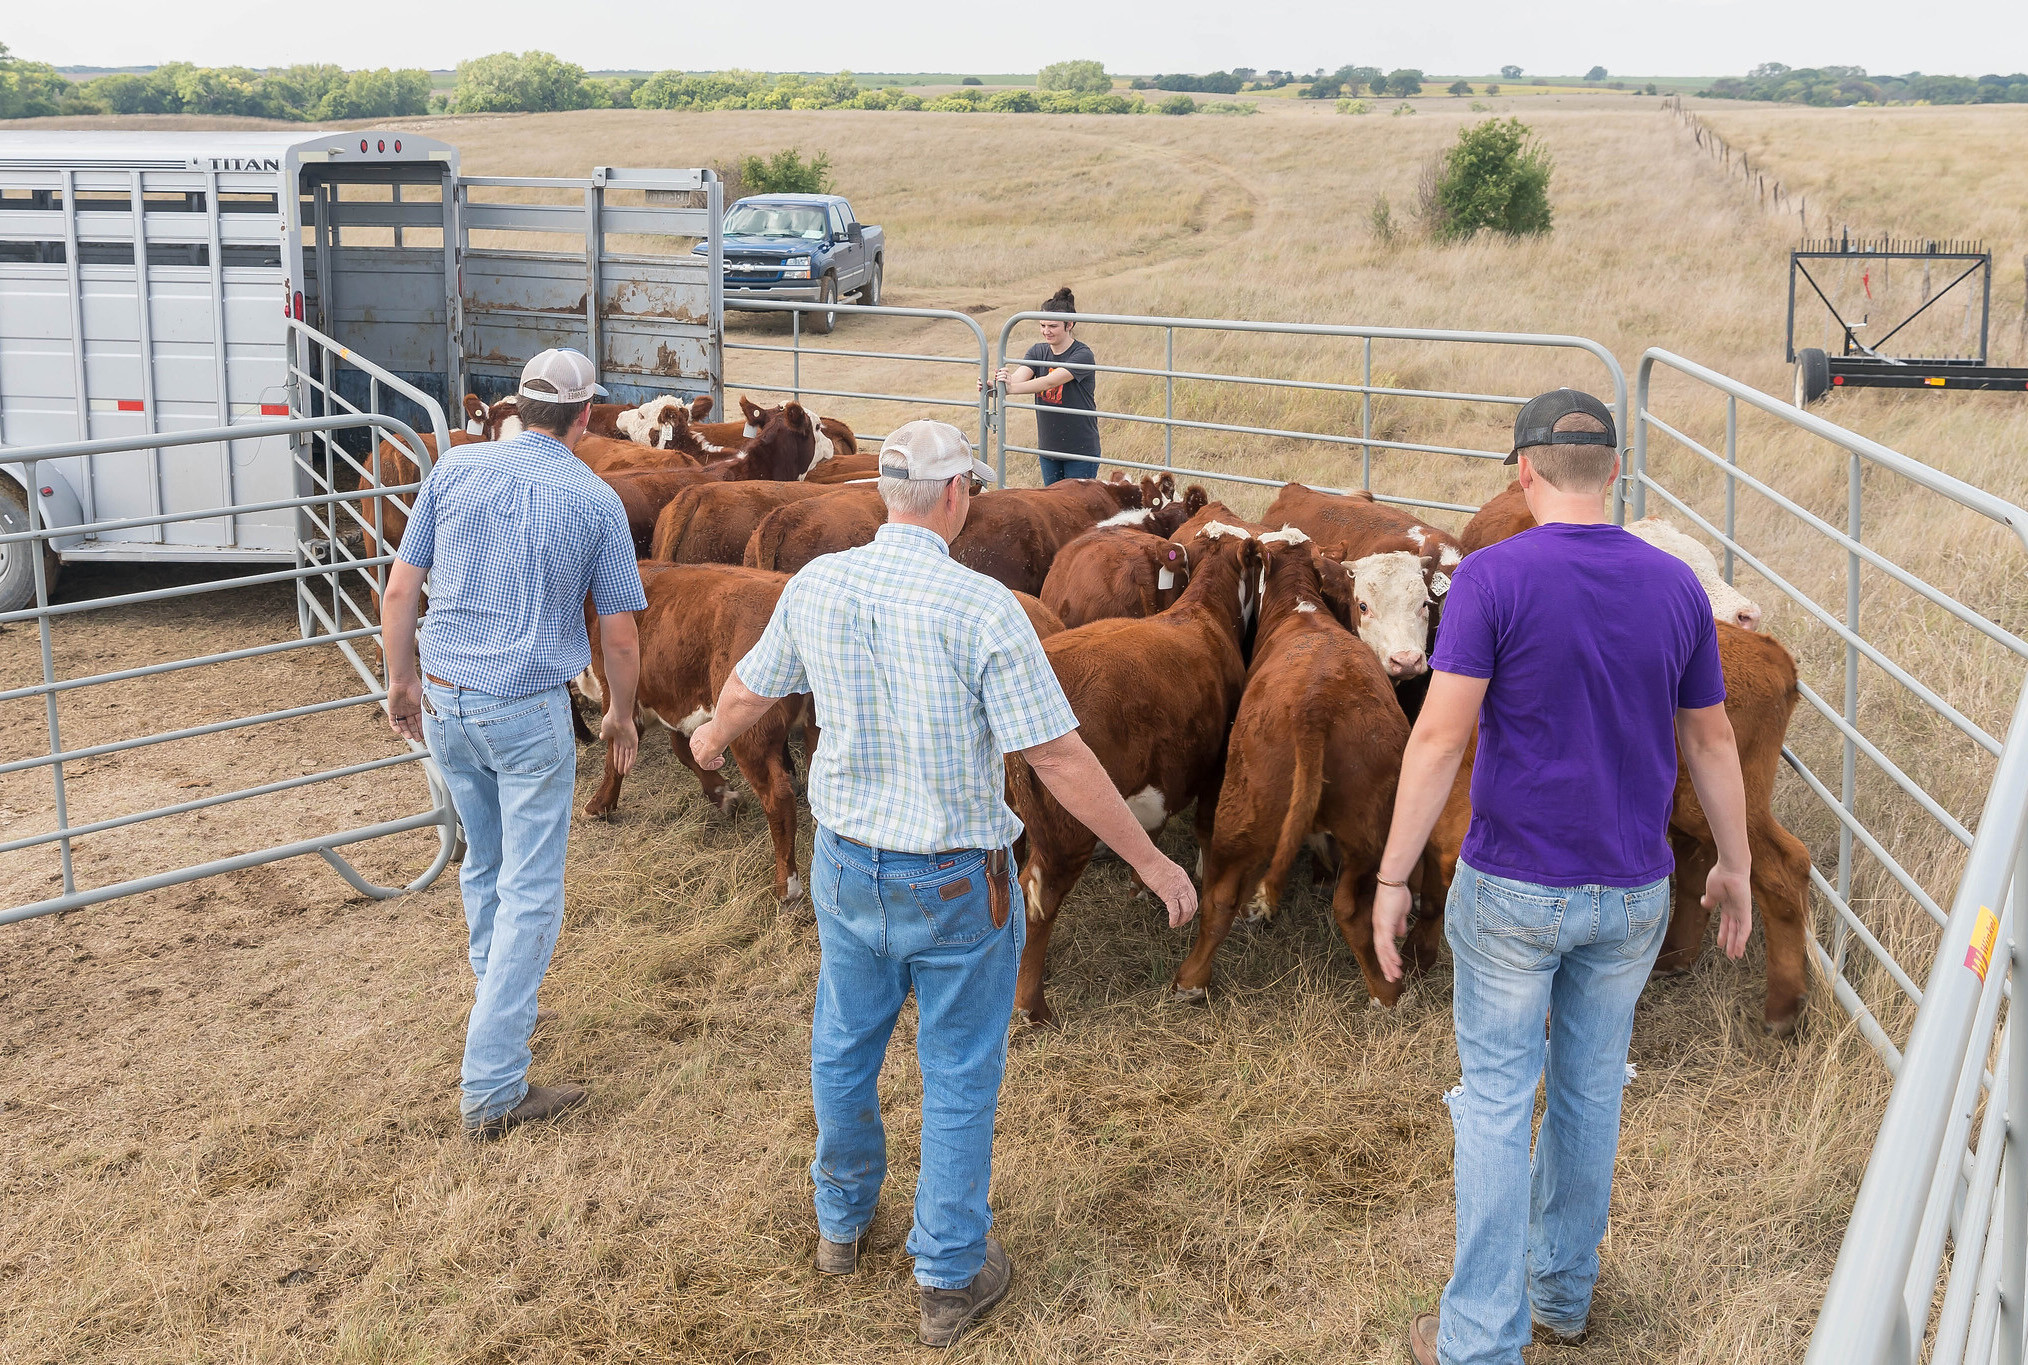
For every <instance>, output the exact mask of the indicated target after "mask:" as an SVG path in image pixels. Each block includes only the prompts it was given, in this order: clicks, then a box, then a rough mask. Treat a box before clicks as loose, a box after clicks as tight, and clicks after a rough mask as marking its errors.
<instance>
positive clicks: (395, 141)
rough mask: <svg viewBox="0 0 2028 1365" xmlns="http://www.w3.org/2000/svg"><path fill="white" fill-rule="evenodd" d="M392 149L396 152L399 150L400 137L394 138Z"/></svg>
mask: <svg viewBox="0 0 2028 1365" xmlns="http://www.w3.org/2000/svg"><path fill="white" fill-rule="evenodd" d="M394 150H396V151H397V152H398V151H400V150H401V139H400V138H396V139H395V140H394Z"/></svg>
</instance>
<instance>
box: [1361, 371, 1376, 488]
mask: <svg viewBox="0 0 2028 1365" xmlns="http://www.w3.org/2000/svg"><path fill="white" fill-rule="evenodd" d="M1365 349H1366V366H1365V370H1364V372H1363V375H1362V377H1361V378H1360V380H1359V382H1360V383H1362V384H1364V385H1365V386H1366V392H1364V393H1362V394H1360V395H1359V439H1360V440H1362V441H1368V440H1371V439H1373V338H1372V337H1367V338H1366V348H1365ZM1359 486H1360V487H1361V488H1363V489H1365V490H1366V491H1367V492H1369V493H1370V492H1372V491H1373V447H1372V446H1360V447H1359Z"/></svg>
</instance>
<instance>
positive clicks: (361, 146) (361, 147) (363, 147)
mask: <svg viewBox="0 0 2028 1365" xmlns="http://www.w3.org/2000/svg"><path fill="white" fill-rule="evenodd" d="M359 150H360V151H362V152H363V151H365V150H366V139H365V138H363V137H362V138H360V139H359Z"/></svg>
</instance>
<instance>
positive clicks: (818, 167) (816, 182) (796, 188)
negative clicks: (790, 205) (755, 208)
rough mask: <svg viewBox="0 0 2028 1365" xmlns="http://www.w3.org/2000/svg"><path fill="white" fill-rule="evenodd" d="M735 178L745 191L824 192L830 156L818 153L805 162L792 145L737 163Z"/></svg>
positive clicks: (828, 174)
mask: <svg viewBox="0 0 2028 1365" xmlns="http://www.w3.org/2000/svg"><path fill="white" fill-rule="evenodd" d="M739 179H740V183H741V185H743V186H744V187H745V193H747V194H828V193H829V192H830V189H831V157H830V154H829V153H827V152H819V153H817V155H816V156H814V157H812V158H810V159H809V160H808V161H805V160H803V154H802V152H801V151H800V150H798V149H797V148H795V147H784V148H782V149H781V150H780V151H778V152H776V153H775V154H774V155H773V156H769V157H759V156H749V157H745V158H743V159H742V160H741V161H740V163H739Z"/></svg>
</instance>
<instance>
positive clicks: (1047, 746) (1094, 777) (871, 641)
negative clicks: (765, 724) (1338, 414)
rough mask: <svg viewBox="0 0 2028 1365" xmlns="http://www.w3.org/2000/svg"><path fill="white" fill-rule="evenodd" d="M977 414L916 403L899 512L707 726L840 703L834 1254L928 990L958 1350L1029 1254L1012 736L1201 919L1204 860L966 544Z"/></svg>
mask: <svg viewBox="0 0 2028 1365" xmlns="http://www.w3.org/2000/svg"><path fill="white" fill-rule="evenodd" d="M992 473H993V471H992V470H991V469H990V468H988V467H987V466H986V465H984V464H981V463H979V462H978V461H977V460H975V459H973V458H972V452H971V448H970V447H969V446H968V445H967V444H966V443H965V438H964V437H963V436H962V435H961V434H960V433H959V432H958V429H957V428H956V427H953V426H949V425H947V424H945V423H943V422H929V421H920V422H909V423H906V424H905V425H903V426H901V427H900V428H898V429H897V430H896V431H895V432H894V434H893V435H891V436H889V437H888V438H887V441H886V443H885V444H883V445H882V447H881V450H880V495H881V497H882V499H883V500H884V501H885V502H886V503H887V524H886V525H885V526H883V527H881V528H880V531H879V533H878V534H877V535H876V536H875V537H874V540H873V543H872V544H870V545H862V546H860V547H858V548H857V549H852V550H846V551H843V552H841V553H839V554H833V555H825V556H823V557H821V558H819V559H815V560H813V561H811V562H810V564H809V565H808V566H807V567H805V568H804V569H803V571H802V572H801V573H799V574H797V575H796V576H795V578H793V579H792V580H790V582H789V585H788V587H787V588H786V589H784V590H783V592H782V597H781V601H780V603H779V604H778V605H777V606H776V608H775V614H774V617H773V619H771V620H770V621H769V622H768V627H767V630H766V631H765V632H764V633H763V634H762V635H761V638H760V641H759V642H758V643H757V644H755V646H754V647H753V649H752V651H751V652H750V653H748V654H747V656H746V657H745V658H744V659H741V660H740V661H739V663H738V665H736V666H735V668H734V670H733V673H732V676H730V677H729V678H727V679H726V683H725V688H724V690H723V691H722V692H721V693H720V694H719V698H718V705H717V707H716V710H715V715H714V718H713V719H711V720H709V721H707V722H706V723H705V724H704V725H702V726H700V727H699V728H698V729H697V731H696V732H695V733H694V734H693V735H692V736H691V741H690V743H691V751H692V753H693V754H694V755H695V757H696V758H697V761H698V762H699V763H700V764H701V765H702V766H704V767H705V768H717V767H718V766H719V765H720V764H722V763H723V762H724V761H725V760H724V757H723V753H724V749H725V746H726V745H727V744H729V743H731V742H732V740H733V739H734V738H735V737H736V736H737V735H739V734H740V733H741V732H742V731H744V730H745V729H746V728H747V727H748V726H750V725H752V724H753V723H754V722H755V721H756V720H758V719H759V718H760V717H761V715H762V714H763V713H764V712H765V711H766V710H767V708H768V707H769V706H771V705H773V703H774V700H775V698H777V697H783V696H787V695H789V694H791V693H797V692H808V693H811V694H812V695H813V696H814V697H815V699H816V705H817V720H818V721H819V723H820V724H821V726H822V732H823V740H822V742H821V743H820V744H819V745H818V746H817V752H816V755H815V756H814V757H813V758H812V759H811V761H810V784H809V793H810V810H811V813H812V814H813V815H814V816H815V817H816V821H817V826H818V828H817V847H816V852H815V854H814V856H813V857H812V858H811V860H810V895H811V899H812V900H813V901H814V902H815V904H816V908H817V933H818V938H819V941H820V942H821V943H822V945H823V965H822V968H821V970H820V973H819V975H818V980H817V1003H816V1012H815V1016H814V1018H813V1020H812V1025H811V1032H810V1083H811V1089H812V1091H813V1093H814V1096H815V1101H816V1111H817V1154H816V1159H815V1160H814V1161H813V1162H812V1163H811V1165H810V1174H811V1177H812V1178H813V1179H814V1181H815V1182H816V1204H817V1225H818V1230H819V1238H818V1242H817V1269H818V1270H820V1271H822V1272H824V1273H826V1274H830V1275H849V1274H851V1273H852V1272H853V1271H854V1270H856V1269H857V1268H858V1260H859V1254H860V1252H861V1250H862V1249H863V1248H864V1246H865V1244H866V1240H867V1237H868V1234H869V1231H870V1230H871V1228H872V1225H873V1214H874V1206H875V1204H876V1203H877V1201H878V1200H879V1197H880V1186H881V1182H882V1181H883V1179H884V1178H885V1177H886V1174H887V1138H886V1132H885V1130H884V1129H883V1128H882V1126H881V1122H880V1093H879V1079H880V1067H881V1063H882V1061H883V1060H884V1059H885V1057H886V1053H887V1039H888V1035H889V1034H890V1033H892V1032H893V1029H894V1023H895V1019H896V1017H897V1016H898V1015H899V1014H900V1012H901V1007H902V1003H903V1002H904V1001H905V1000H906V999H907V998H908V995H909V992H910V991H911V990H913V991H914V992H915V997H916V1009H917V1017H918V1023H917V1027H916V1056H917V1058H918V1060H919V1061H920V1063H921V1066H922V1078H923V1116H922V1164H921V1175H920V1176H919V1177H918V1179H917V1182H916V1195H915V1224H914V1227H913V1229H912V1230H911V1231H910V1233H909V1238H908V1250H909V1252H910V1253H911V1254H912V1255H913V1256H914V1257H915V1278H916V1283H917V1285H918V1286H919V1294H920V1297H921V1309H922V1317H921V1322H920V1327H919V1331H920V1335H921V1338H922V1340H923V1341H924V1342H925V1343H926V1344H928V1345H932V1346H948V1345H950V1344H951V1343H952V1342H953V1341H956V1340H957V1339H958V1337H959V1335H960V1334H962V1333H963V1332H964V1331H965V1329H966V1328H968V1327H969V1326H971V1325H972V1323H973V1322H975V1321H977V1319H978V1318H979V1317H980V1316H981V1315H982V1314H984V1313H985V1312H986V1310H988V1309H989V1308H991V1307H992V1306H993V1305H994V1304H996V1303H998V1302H999V1301H1000V1300H1001V1299H1002V1298H1004V1297H1005V1296H1006V1293H1007V1287H1008V1284H1009V1283H1010V1281H1011V1279H1012V1275H1013V1267H1012V1264H1011V1262H1009V1260H1008V1258H1007V1255H1006V1253H1005V1252H1004V1251H1002V1250H1001V1248H1000V1244H999V1242H997V1241H996V1240H994V1239H993V1238H992V1237H989V1236H988V1235H987V1230H988V1229H989V1228H991V1226H992V1223H993V1217H992V1212H991V1210H990V1209H989V1208H988V1206H987V1198H986V1196H987V1188H988V1182H989V1179H990V1176H991V1173H992V1158H993V1116H994V1111H995V1109H996V1108H997V1106H998V1104H999V1098H1000V1081H1001V1078H1002V1076H1003V1075H1004V1074H1005V1072H1006V1067H1007V1025H1008V1021H1009V1020H1010V1018H1011V1017H1012V1015H1013V1010H1014V977H1015V969H1016V968H1017V967H1018V966H1019V965H1020V961H1021V948H1022V944H1023V943H1024V942H1025V940H1026V916H1025V914H1023V913H1022V904H1021V891H1020V888H1019V887H1018V886H1017V885H1016V883H1015V879H1014V875H1013V871H1014V870H1013V868H1012V867H1011V866H1009V858H1008V849H1009V846H1010V845H1011V844H1012V843H1013V841H1014V839H1015V838H1016V837H1017V836H1018V835H1019V834H1020V833H1021V822H1020V821H1019V820H1018V819H1016V818H1015V816H1014V813H1013V812H1012V811H1010V810H1008V809H1007V804H1006V800H1005V795H1004V793H1005V765H1004V761H1003V758H1002V755H1004V754H1009V753H1014V752H1017V751H1018V752H1019V753H1020V754H1021V755H1022V756H1023V757H1024V758H1026V759H1027V760H1028V763H1029V766H1030V767H1032V768H1033V769H1034V770H1035V775H1036V776H1037V777H1039V778H1040V779H1041V780H1042V782H1043V783H1044V785H1046V786H1047V787H1048V788H1049V790H1050V791H1051V792H1052V793H1054V794H1055V796H1056V798H1057V800H1059V801H1061V802H1062V803H1063V806H1064V809H1066V810H1068V811H1069V812H1070V813H1071V814H1072V815H1074V816H1076V817H1077V818H1078V819H1080V820H1082V821H1083V822H1084V823H1085V824H1086V825H1087V826H1088V827H1090V829H1091V831H1092V832H1093V833H1094V834H1096V835H1097V836H1098V837H1099V838H1101V839H1103V840H1104V841H1105V842H1106V844H1107V845H1108V846H1109V847H1110V848H1112V849H1113V851H1114V852H1116V853H1118V854H1119V855H1120V856H1121V857H1122V858H1124V859H1126V861H1127V862H1128V863H1129V864H1131V865H1132V866H1133V868H1134V870H1135V871H1136V872H1138V873H1139V874H1140V876H1141V880H1142V881H1143V882H1144V883H1146V884H1147V886H1148V887H1149V889H1151V890H1152V891H1154V892H1155V893H1156V894H1157V895H1159V896H1160V897H1161V898H1162V900H1163V902H1164V903H1165V904H1166V905H1167V906H1168V910H1169V923H1170V924H1171V925H1173V926H1177V927H1181V926H1182V925H1184V924H1186V923H1188V922H1189V920H1190V917H1191V916H1192V915H1194V914H1195V913H1196V911H1197V893H1196V890H1195V889H1194V888H1193V887H1192V886H1191V884H1190V878H1189V875H1188V874H1187V873H1185V872H1184V871H1183V869H1181V868H1180V867H1177V866H1176V864H1174V863H1172V862H1170V861H1169V860H1168V859H1167V858H1165V857H1163V856H1162V854H1161V853H1160V852H1159V851H1158V850H1157V849H1156V848H1155V846H1154V844H1153V843H1152V842H1151V841H1150V840H1149V838H1148V835H1147V834H1146V832H1145V831H1143V830H1142V828H1141V826H1140V822H1139V821H1137V820H1136V819H1135V818H1134V816H1133V814H1132V813H1131V812H1130V811H1128V809H1127V805H1126V802H1125V801H1124V800H1123V799H1122V798H1121V796H1120V794H1119V792H1118V791H1117V790H1115V789H1114V787H1113V784H1112V780H1111V779H1110V778H1109V777H1107V776H1106V772H1105V769H1104V768H1103V767H1101V766H1100V765H1099V762H1098V760H1097V759H1096V758H1095V757H1093V755H1092V752H1091V750H1090V749H1089V748H1087V747H1086V746H1085V743H1084V741H1083V740H1082V739H1081V738H1079V736H1078V733H1077V717H1076V716H1075V715H1073V714H1072V713H1071V709H1070V703H1069V702H1068V701H1067V700H1066V699H1065V697H1064V695H1063V689H1062V688H1061V687H1060V686H1059V685H1058V684H1057V681H1056V675H1055V673H1054V672H1053V671H1052V670H1051V668H1050V665H1049V658H1048V656H1047V655H1046V654H1044V653H1043V650H1042V644H1041V642H1040V641H1039V640H1037V639H1036V638H1035V629H1034V627H1032V626H1031V625H1029V623H1028V618H1027V616H1026V614H1025V613H1023V611H1022V610H1021V606H1020V604H1019V603H1018V602H1016V601H1015V600H1014V595H1013V594H1012V593H1011V592H1009V591H1008V590H1007V589H1006V588H1005V587H1004V586H1002V585H1001V584H999V583H997V582H995V581H994V580H992V579H990V578H987V577H986V576H985V575H983V574H979V573H975V572H973V571H972V570H971V569H968V568H965V567H964V566H963V565H961V564H959V563H958V562H957V561H955V560H953V559H952V558H951V555H950V542H951V541H952V540H953V539H955V538H956V536H957V534H958V532H959V531H960V530H961V529H963V527H964V524H965V516H966V514H967V513H968V512H969V511H970V510H971V502H972V485H973V483H974V481H975V480H984V479H987V478H990V477H992Z"/></svg>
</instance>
